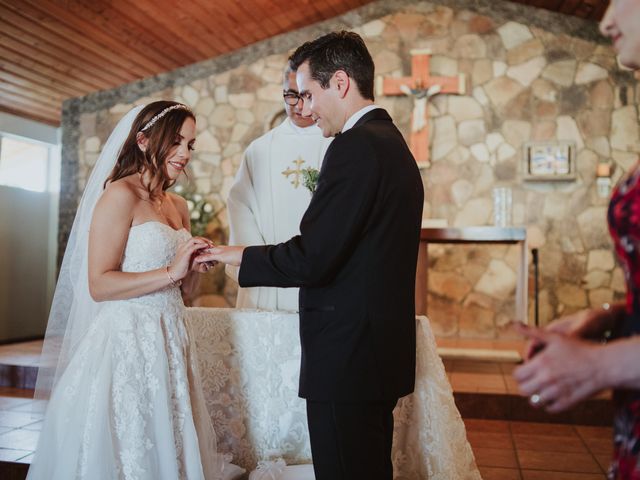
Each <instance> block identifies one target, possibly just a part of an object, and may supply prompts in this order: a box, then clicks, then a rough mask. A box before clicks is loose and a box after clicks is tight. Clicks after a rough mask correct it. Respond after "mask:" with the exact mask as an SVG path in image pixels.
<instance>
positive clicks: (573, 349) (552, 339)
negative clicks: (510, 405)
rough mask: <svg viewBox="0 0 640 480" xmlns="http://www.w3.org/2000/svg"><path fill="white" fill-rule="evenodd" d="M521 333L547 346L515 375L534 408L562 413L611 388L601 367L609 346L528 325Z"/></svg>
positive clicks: (518, 369) (520, 328) (517, 369)
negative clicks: (605, 349) (605, 350)
mask: <svg viewBox="0 0 640 480" xmlns="http://www.w3.org/2000/svg"><path fill="white" fill-rule="evenodd" d="M518 330H520V333H522V334H524V335H525V336H527V337H529V338H530V339H532V340H533V341H534V342H537V343H538V344H539V345H543V348H542V349H541V350H540V351H539V352H538V353H537V354H536V355H535V356H534V357H533V358H530V359H529V360H528V361H527V362H526V363H525V364H524V365H522V366H520V367H518V368H516V369H515V370H514V372H513V376H514V378H515V379H516V381H517V382H518V385H519V388H520V392H521V393H522V394H523V395H525V396H528V397H529V399H530V402H531V404H532V405H533V406H535V407H544V408H545V410H547V411H548V412H552V413H555V412H560V411H563V410H566V409H568V408H570V407H572V406H573V405H575V404H576V403H577V402H579V401H581V400H584V399H586V398H588V397H590V396H591V395H592V394H594V393H596V392H598V391H600V390H602V389H604V388H606V387H607V386H608V382H607V378H605V376H604V375H602V369H601V368H600V359H601V357H602V354H603V353H604V352H603V349H604V348H606V347H604V346H602V345H600V344H598V343H595V342H589V341H586V340H581V339H577V338H574V337H570V336H567V335H565V334H562V333H556V332H548V331H544V330H540V329H535V328H529V327H526V326H520V327H518Z"/></svg>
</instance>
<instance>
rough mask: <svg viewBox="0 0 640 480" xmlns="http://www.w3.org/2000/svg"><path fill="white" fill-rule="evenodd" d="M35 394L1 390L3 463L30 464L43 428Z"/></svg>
mask: <svg viewBox="0 0 640 480" xmlns="http://www.w3.org/2000/svg"><path fill="white" fill-rule="evenodd" d="M32 397H33V391H32V390H23V389H19V388H10V387H0V461H4V462H20V463H30V462H31V458H32V456H33V451H34V450H35V448H36V444H37V442H38V435H39V433H40V428H41V426H42V413H41V411H38V408H37V403H36V401H34V400H33V399H32Z"/></svg>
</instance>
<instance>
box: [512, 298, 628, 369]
mask: <svg viewBox="0 0 640 480" xmlns="http://www.w3.org/2000/svg"><path fill="white" fill-rule="evenodd" d="M624 310H625V306H624V304H623V303H619V304H614V305H608V304H605V306H603V307H602V308H595V309H586V310H580V311H578V312H575V313H572V314H570V315H566V316H564V317H562V318H559V319H557V320H554V321H553V322H551V323H550V324H549V325H547V326H546V327H545V328H544V330H545V331H547V332H552V333H559V334H562V335H565V336H567V337H572V338H584V339H592V340H600V339H602V338H603V337H604V335H605V332H606V331H607V330H610V329H612V328H614V327H615V325H616V323H617V321H618V320H619V319H620V318H621V317H622V316H623V315H624ZM543 347H544V345H542V344H541V343H540V342H539V341H538V340H536V339H535V338H533V339H531V341H530V342H529V343H528V344H527V347H526V350H525V354H524V358H525V359H527V360H528V359H530V358H531V357H533V356H534V355H535V354H536V352H538V351H539V350H540V349H541V348H543Z"/></svg>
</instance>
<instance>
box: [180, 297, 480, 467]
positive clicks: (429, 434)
mask: <svg viewBox="0 0 640 480" xmlns="http://www.w3.org/2000/svg"><path fill="white" fill-rule="evenodd" d="M187 311H188V314H187V325H188V328H189V332H190V335H191V338H192V341H194V342H195V345H196V351H197V356H198V363H199V367H200V372H201V376H202V383H203V388H204V391H205V396H206V403H207V408H208V409H209V413H210V415H211V418H212V419H213V423H214V428H215V430H216V434H217V436H218V449H219V450H220V451H222V452H223V453H230V454H232V455H233V462H234V463H235V464H237V465H240V466H241V467H243V468H246V469H247V470H253V469H254V468H255V467H256V464H257V462H258V461H259V460H265V459H274V458H277V457H282V458H283V459H284V460H285V461H286V462H287V464H302V463H310V462H311V450H310V446H309V434H308V431H307V425H306V406H305V402H304V400H303V399H301V398H299V397H298V394H297V392H298V374H299V368H300V342H299V338H298V322H299V320H298V315H297V314H294V313H283V312H266V311H258V310H236V309H224V308H189V309H188V310H187ZM416 322H417V325H416V326H417V366H416V386H415V392H414V393H413V394H412V395H409V396H407V397H404V398H402V399H401V400H400V401H399V402H398V405H397V407H396V409H395V411H394V418H395V429H394V439H393V446H394V448H393V454H392V457H393V462H394V479H396V480H410V479H417V478H429V479H434V478H437V479H452V480H453V479H479V478H480V475H479V473H478V470H477V468H476V467H475V462H474V459H473V453H472V451H471V447H470V446H469V444H468V442H467V441H466V433H465V429H464V424H463V422H462V419H461V417H460V414H459V413H458V410H457V409H456V407H455V404H454V402H453V393H452V391H451V387H450V385H449V382H448V380H447V377H446V374H445V371H444V366H443V364H442V361H441V360H440V357H439V356H438V354H437V352H436V345H435V340H434V337H433V334H432V332H431V328H430V326H429V321H428V320H427V318H426V317H417V318H416Z"/></svg>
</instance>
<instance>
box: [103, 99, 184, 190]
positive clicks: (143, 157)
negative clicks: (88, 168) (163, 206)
mask: <svg viewBox="0 0 640 480" xmlns="http://www.w3.org/2000/svg"><path fill="white" fill-rule="evenodd" d="M171 107H174V108H173V109H172V110H169V111H166V113H165V114H164V115H162V116H161V117H160V118H158V119H157V120H156V121H155V122H153V123H152V125H151V126H149V127H148V128H147V129H145V130H143V129H144V128H145V126H147V125H148V124H149V123H150V122H152V121H153V118H154V117H155V116H156V115H160V114H161V113H162V112H164V111H165V110H167V109H169V108H171ZM187 118H192V119H193V120H194V121H195V119H196V118H195V116H194V115H193V113H192V112H191V110H189V109H188V108H187V107H185V106H184V105H182V104H180V103H177V102H171V101H167V100H161V101H158V102H153V103H150V104H149V105H147V106H146V107H144V108H143V109H142V110H141V111H140V113H138V116H137V117H136V118H135V120H134V121H133V125H132V126H131V130H130V131H129V135H128V136H127V138H126V140H125V141H124V144H123V145H122V150H121V151H120V154H119V155H118V159H117V160H116V164H115V166H114V167H113V170H112V171H111V174H110V175H109V178H107V180H106V181H105V183H104V186H106V185H107V183H110V182H114V181H116V180H118V179H120V178H123V177H127V176H129V175H132V174H134V173H147V174H148V175H147V176H145V177H146V178H147V179H148V180H147V183H146V184H143V185H144V187H145V188H146V190H147V191H148V192H149V198H151V199H152V200H155V198H154V197H155V196H156V195H157V193H155V192H156V188H157V187H159V186H161V187H162V190H166V189H167V188H169V187H170V186H171V185H173V184H174V183H175V180H171V179H170V178H169V175H168V174H167V165H166V161H165V160H166V159H167V157H168V156H169V154H170V153H171V151H172V150H173V149H174V148H175V147H176V138H177V137H178V135H179V134H180V129H181V128H182V124H183V123H184V121H185V120H186V119H187ZM139 135H143V136H144V137H145V138H146V139H147V140H148V143H147V148H146V149H145V150H144V151H142V150H141V149H140V147H139V146H138V136H139Z"/></svg>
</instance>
